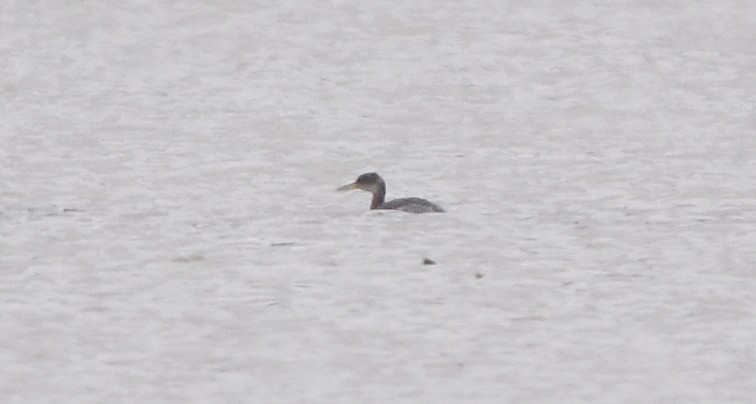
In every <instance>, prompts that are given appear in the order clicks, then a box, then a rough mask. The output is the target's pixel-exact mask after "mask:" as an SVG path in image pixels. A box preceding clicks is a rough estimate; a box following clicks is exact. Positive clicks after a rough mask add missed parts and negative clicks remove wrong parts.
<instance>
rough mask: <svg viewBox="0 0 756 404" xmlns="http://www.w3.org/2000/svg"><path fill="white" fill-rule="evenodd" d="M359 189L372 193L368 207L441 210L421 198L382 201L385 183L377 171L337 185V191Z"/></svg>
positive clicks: (415, 211)
mask: <svg viewBox="0 0 756 404" xmlns="http://www.w3.org/2000/svg"><path fill="white" fill-rule="evenodd" d="M352 189H361V190H363V191H368V192H370V193H372V194H373V201H372V202H370V209H391V210H401V211H403V212H409V213H426V212H443V211H444V210H443V209H441V207H440V206H438V205H436V204H434V203H432V202H430V201H427V200H425V199H423V198H400V199H394V200H393V201H388V202H384V201H385V199H386V183H385V182H384V181H383V178H381V176H380V175H378V174H377V173H365V174H362V175H360V176H359V177H357V180H355V181H354V182H353V183H351V184H347V185H344V186H341V187H338V188H337V189H336V190H337V191H349V190H352Z"/></svg>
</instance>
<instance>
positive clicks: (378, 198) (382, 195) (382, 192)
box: [370, 181, 386, 209]
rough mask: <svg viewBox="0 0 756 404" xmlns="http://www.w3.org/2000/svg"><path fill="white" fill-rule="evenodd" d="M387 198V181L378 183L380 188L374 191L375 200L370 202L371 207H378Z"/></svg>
mask: <svg viewBox="0 0 756 404" xmlns="http://www.w3.org/2000/svg"><path fill="white" fill-rule="evenodd" d="M385 200H386V183H384V182H383V181H381V182H380V183H378V189H376V190H375V192H373V201H372V202H370V209H378V208H379V207H380V206H381V205H383V201H385Z"/></svg>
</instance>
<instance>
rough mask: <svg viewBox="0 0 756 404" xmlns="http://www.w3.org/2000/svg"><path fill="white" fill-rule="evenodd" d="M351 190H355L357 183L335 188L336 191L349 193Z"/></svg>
mask: <svg viewBox="0 0 756 404" xmlns="http://www.w3.org/2000/svg"><path fill="white" fill-rule="evenodd" d="M352 189H357V183H356V182H353V183H351V184H346V185H344V186H340V187H338V188H336V190H337V191H349V190H352Z"/></svg>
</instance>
